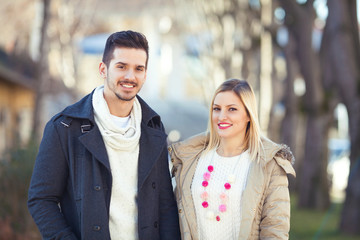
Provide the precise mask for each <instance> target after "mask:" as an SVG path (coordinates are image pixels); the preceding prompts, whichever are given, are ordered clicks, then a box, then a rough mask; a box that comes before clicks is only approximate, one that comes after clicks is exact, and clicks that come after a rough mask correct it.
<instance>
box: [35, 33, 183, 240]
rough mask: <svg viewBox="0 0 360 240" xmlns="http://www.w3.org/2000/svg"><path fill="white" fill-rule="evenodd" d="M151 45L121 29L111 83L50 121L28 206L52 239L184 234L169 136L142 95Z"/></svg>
mask: <svg viewBox="0 0 360 240" xmlns="http://www.w3.org/2000/svg"><path fill="white" fill-rule="evenodd" d="M147 63H148V43H147V40H146V38H145V36H144V35H142V34H141V33H138V32H133V31H122V32H116V33H113V34H112V35H111V36H110V37H109V38H108V39H107V42H106V45H105V50H104V54H103V59H102V62H101V63H100V65H99V72H100V75H101V76H102V77H103V78H104V85H103V86H100V87H97V88H96V89H95V90H94V91H93V92H92V93H91V94H89V95H87V96H85V97H84V98H83V99H82V100H80V101H79V102H77V103H75V104H74V105H71V106H69V107H67V108H66V109H65V110H63V111H62V112H60V113H58V114H57V115H55V116H54V117H53V118H52V119H51V120H50V121H49V122H48V123H47V125H46V127H45V131H44V136H43V139H42V142H41V145H40V149H39V153H38V156H37V159H36V162H35V166H34V172H33V176H32V179H31V183H30V188H29V199H28V207H29V210H30V213H31V215H32V216H33V218H34V220H35V222H36V224H37V226H38V228H39V230H40V233H41V234H42V236H43V238H44V239H86V240H91V239H96V240H103V239H126V240H129V239H140V240H142V239H147V240H148V239H149V240H151V239H180V232H179V223H178V214H177V206H176V202H175V199H174V196H173V191H172V185H171V181H170V174H169V171H168V169H169V168H168V158H167V157H168V155H167V146H166V134H165V133H164V127H163V124H162V122H161V120H160V117H159V116H158V115H157V114H156V113H155V112H154V111H153V110H152V109H151V108H150V107H149V106H148V105H147V104H146V103H145V102H144V101H143V100H142V99H141V98H140V97H139V96H137V93H138V92H139V91H140V89H141V87H142V85H143V84H144V82H145V79H146V70H147Z"/></svg>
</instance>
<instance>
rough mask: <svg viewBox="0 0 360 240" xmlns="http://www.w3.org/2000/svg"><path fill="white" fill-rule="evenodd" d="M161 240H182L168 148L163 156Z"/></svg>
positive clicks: (164, 150)
mask: <svg viewBox="0 0 360 240" xmlns="http://www.w3.org/2000/svg"><path fill="white" fill-rule="evenodd" d="M161 158H162V159H161V163H162V164H161V165H162V166H161V169H160V171H161V189H160V239H164V240H165V239H174V240H176V239H180V229H179V217H178V211H177V204H176V201H175V196H174V192H173V187H172V184H171V178H170V172H169V160H168V151H167V147H166V146H165V148H164V149H163V152H162V155H161Z"/></svg>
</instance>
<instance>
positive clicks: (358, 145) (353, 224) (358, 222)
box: [323, 0, 360, 234]
mask: <svg viewBox="0 0 360 240" xmlns="http://www.w3.org/2000/svg"><path fill="white" fill-rule="evenodd" d="M328 9H329V15H328V18H327V22H326V27H325V30H324V37H323V38H324V44H325V43H326V49H324V52H325V53H326V61H327V62H328V65H329V67H328V68H327V75H329V76H332V77H331V81H330V83H329V84H333V85H334V86H335V87H336V89H337V92H338V94H339V96H340V99H341V101H342V102H343V103H344V104H345V106H346V108H347V111H348V115H349V132H350V142H351V153H350V162H351V164H350V174H349V178H348V186H347V189H346V199H345V203H344V208H343V211H342V218H341V222H340V229H341V230H342V231H343V232H345V233H351V234H360V228H359V226H360V191H359V189H360V111H359V110H360V70H359V67H358V66H359V65H360V42H359V27H358V20H357V11H356V9H357V8H356V0H349V1H328ZM324 48H325V47H324Z"/></svg>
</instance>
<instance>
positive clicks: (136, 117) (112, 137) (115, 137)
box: [92, 85, 141, 150]
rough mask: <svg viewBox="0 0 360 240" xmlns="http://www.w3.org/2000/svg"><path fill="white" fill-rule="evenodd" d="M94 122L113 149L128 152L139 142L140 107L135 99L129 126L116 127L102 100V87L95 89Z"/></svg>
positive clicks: (103, 99)
mask: <svg viewBox="0 0 360 240" xmlns="http://www.w3.org/2000/svg"><path fill="white" fill-rule="evenodd" d="M92 101H93V107H94V115H95V121H96V123H97V124H98V126H99V129H100V132H101V135H102V137H103V139H104V141H105V143H106V144H107V145H108V146H110V147H111V148H114V149H119V150H125V149H127V150H129V149H133V148H134V147H136V145H137V144H138V142H139V138H140V134H141V130H140V123H141V106H140V103H139V101H138V99H137V98H136V97H135V101H134V104H133V108H132V110H131V113H130V124H128V125H127V127H125V128H120V127H119V126H117V125H116V124H115V123H114V121H113V120H112V118H111V114H110V111H109V108H108V105H107V103H106V101H105V98H104V86H103V85H102V86H99V87H97V88H96V89H95V91H94V95H93V99H92Z"/></svg>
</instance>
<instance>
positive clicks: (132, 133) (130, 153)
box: [93, 86, 141, 240]
mask: <svg viewBox="0 0 360 240" xmlns="http://www.w3.org/2000/svg"><path fill="white" fill-rule="evenodd" d="M103 92H104V87H103V86H100V87H98V88H96V89H95V92H94V95H93V107H94V115H95V122H96V124H97V125H98V126H99V129H100V132H101V135H102V137H103V139H104V142H105V147H106V150H107V154H108V157H109V162H110V168H111V174H112V180H113V183H112V190H111V200H110V216H109V229H110V236H111V239H112V240H120V239H124V240H125V239H126V240H136V239H138V231H137V225H138V219H137V218H138V212H137V205H136V196H137V180H138V176H137V170H138V156H139V139H140V131H141V129H140V123H141V106H140V103H139V101H138V100H137V99H135V101H134V105H133V109H132V110H131V113H130V119H129V123H128V125H127V126H126V127H125V128H121V127H119V126H118V125H117V124H116V123H115V121H114V119H113V118H112V116H111V114H110V111H109V108H108V106H107V103H106V101H105V99H104V96H103Z"/></svg>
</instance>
